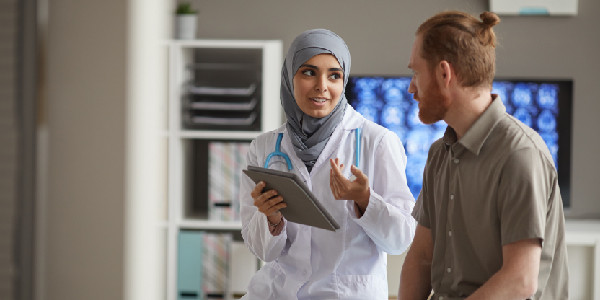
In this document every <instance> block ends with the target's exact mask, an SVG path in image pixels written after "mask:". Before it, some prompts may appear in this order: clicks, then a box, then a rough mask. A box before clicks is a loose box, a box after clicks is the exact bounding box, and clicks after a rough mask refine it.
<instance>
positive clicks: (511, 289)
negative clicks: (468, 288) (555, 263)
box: [467, 239, 542, 300]
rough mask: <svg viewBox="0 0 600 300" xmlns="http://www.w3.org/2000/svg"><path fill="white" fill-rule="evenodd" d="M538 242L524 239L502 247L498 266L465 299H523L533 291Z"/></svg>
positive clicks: (538, 253) (536, 278)
mask: <svg viewBox="0 0 600 300" xmlns="http://www.w3.org/2000/svg"><path fill="white" fill-rule="evenodd" d="M541 255H542V245H541V241H540V240H539V239H527V240H521V241H518V242H514V243H510V244H506V245H504V246H502V260H503V263H502V267H501V268H500V270H499V271H498V272H496V274H494V276H492V277H491V278H490V279H489V280H488V281H487V282H486V283H485V284H484V285H482V286H481V287H480V288H479V289H477V290H476V291H475V293H473V294H472V295H471V296H469V297H468V298H467V299H469V300H475V299H491V300H493V299H527V298H530V297H531V296H533V294H535V292H536V290H537V280H538V273H539V269H540V256H541Z"/></svg>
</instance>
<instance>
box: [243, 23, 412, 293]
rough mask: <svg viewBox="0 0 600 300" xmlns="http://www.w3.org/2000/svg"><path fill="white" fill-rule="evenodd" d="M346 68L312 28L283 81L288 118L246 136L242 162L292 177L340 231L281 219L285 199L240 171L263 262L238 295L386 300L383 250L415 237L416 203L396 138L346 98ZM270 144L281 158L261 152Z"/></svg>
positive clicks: (341, 55)
mask: <svg viewBox="0 0 600 300" xmlns="http://www.w3.org/2000/svg"><path fill="white" fill-rule="evenodd" d="M349 73H350V52H349V50H348V47H347V46H346V43H345V42H344V41H343V40H342V38H340V37H339V36H338V35H336V34H335V33H333V32H331V31H328V30H324V29H316V30H309V31H306V32H303V33H301V34H300V35H299V36H298V37H296V39H295V40H294V41H293V42H292V44H291V46H290V49H289V51H288V53H287V56H286V57H285V61H284V64H283V68H282V78H281V104H282V106H283V109H284V111H285V113H286V115H287V122H286V124H284V125H283V126H281V127H280V128H279V129H276V130H274V131H271V132H267V133H264V134H262V135H260V136H259V137H257V138H256V139H255V140H254V141H252V143H251V145H250V150H249V152H248V156H247V163H248V165H253V166H260V167H263V166H265V165H266V167H268V168H271V169H277V170H282V171H289V172H294V173H296V174H297V175H298V176H299V177H300V178H302V179H303V180H304V182H305V183H306V185H307V186H308V187H309V188H310V189H311V191H312V192H313V193H314V194H315V196H316V197H317V199H319V200H320V202H321V204H322V205H323V206H324V207H325V208H326V210H328V211H329V212H330V213H331V215H332V216H333V218H334V219H335V220H336V222H337V223H338V224H339V225H340V229H338V230H336V231H335V232H332V231H328V230H323V229H319V228H316V227H310V226H306V225H301V224H297V223H293V222H288V221H286V220H285V218H283V216H282V214H281V212H279V210H280V209H281V208H283V207H285V206H286V205H285V199H283V198H282V197H281V196H278V195H277V192H276V191H275V190H270V191H266V192H263V188H264V186H265V185H264V183H263V182H259V183H258V184H256V185H255V184H254V182H253V181H252V180H250V179H249V178H247V177H245V176H244V179H243V180H242V183H241V193H240V194H241V195H242V196H241V197H242V200H241V216H242V236H243V238H244V241H245V243H246V245H247V246H248V247H249V248H250V250H251V251H252V252H253V253H254V254H255V255H256V256H257V257H258V258H260V259H261V260H263V261H265V262H266V264H265V265H264V266H263V267H262V268H261V269H260V270H259V271H258V272H257V273H256V274H255V276H254V277H253V278H252V280H251V282H250V284H249V287H248V293H247V294H246V295H245V296H244V297H243V298H242V299H249V300H254V299H256V300H265V299H277V300H280V299H361V300H364V299H382V300H383V299H387V298H388V287H387V278H386V276H387V270H386V265H387V256H386V254H385V253H384V252H387V253H390V254H401V253H402V252H403V251H404V250H405V249H406V248H407V247H408V245H409V244H410V243H411V242H412V239H413V236H414V231H415V221H414V219H413V218H412V216H411V215H410V213H411V211H412V208H413V206H414V199H413V197H412V194H411V193H410V191H409V189H408V187H407V184H406V176H405V166H406V155H405V153H404V148H403V147H402V144H401V142H400V140H399V138H398V136H397V135H396V134H394V133H393V132H391V131H389V130H387V129H385V128H383V127H381V126H379V125H377V124H375V123H373V122H371V121H368V120H366V119H365V118H363V117H362V116H361V115H360V114H359V113H357V112H356V111H355V110H354V109H353V108H352V107H351V106H350V105H349V104H348V101H347V100H346V98H345V96H344V89H345V87H346V84H347V82H348V75H349ZM276 149H277V150H279V151H280V152H277V153H281V152H282V153H283V154H282V155H275V156H272V157H271V158H267V157H268V156H269V154H271V153H273V152H275V151H276ZM284 156H287V157H289V162H288V161H286V158H285V157H284ZM357 165H358V167H357ZM348 166H351V167H348ZM349 178H350V179H349Z"/></svg>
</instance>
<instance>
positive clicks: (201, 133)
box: [175, 130, 261, 140]
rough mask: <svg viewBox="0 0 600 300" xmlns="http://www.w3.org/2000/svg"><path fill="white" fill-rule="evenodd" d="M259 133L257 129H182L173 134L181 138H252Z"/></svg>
mask: <svg viewBox="0 0 600 300" xmlns="http://www.w3.org/2000/svg"><path fill="white" fill-rule="evenodd" d="M260 134H261V132H258V131H225V130H184V131H180V132H179V133H176V134H175V135H176V136H177V135H178V137H180V138H183V139H223V140H229V139H231V140H235V139H239V140H252V139H254V138H256V137H257V136H258V135H260Z"/></svg>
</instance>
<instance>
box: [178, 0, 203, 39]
mask: <svg viewBox="0 0 600 300" xmlns="http://www.w3.org/2000/svg"><path fill="white" fill-rule="evenodd" d="M197 13H198V11H196V10H195V9H193V8H192V5H191V4H190V3H189V2H182V3H179V4H178V5H177V9H176V10H175V37H176V38H178V39H184V40H191V39H195V38H196V26H197V23H198V21H197V20H198V16H197Z"/></svg>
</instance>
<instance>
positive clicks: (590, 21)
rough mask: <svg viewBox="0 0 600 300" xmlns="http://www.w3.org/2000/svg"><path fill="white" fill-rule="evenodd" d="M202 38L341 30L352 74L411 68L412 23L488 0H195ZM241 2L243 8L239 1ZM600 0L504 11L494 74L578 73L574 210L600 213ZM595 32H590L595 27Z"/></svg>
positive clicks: (480, 7)
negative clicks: (557, 8) (521, 13)
mask: <svg viewBox="0 0 600 300" xmlns="http://www.w3.org/2000/svg"><path fill="white" fill-rule="evenodd" d="M192 3H194V5H195V6H196V7H198V8H199V9H200V18H199V21H198V22H199V24H198V27H199V29H198V30H199V33H198V35H199V37H200V38H232V39H238V38H239V39H282V40H283V41H284V49H287V48H288V47H289V45H290V43H291V41H292V40H293V38H294V37H295V35H296V34H298V33H300V32H302V31H304V30H306V29H311V28H319V27H323V28H328V29H331V30H333V31H335V32H336V33H338V34H339V35H340V36H342V37H343V38H344V39H345V40H346V42H347V44H348V46H349V48H350V52H351V53H352V73H353V74H389V75H391V74H402V75H406V74H410V73H409V70H408V69H407V68H406V65H407V64H408V58H409V56H410V50H411V45H412V42H413V37H414V31H415V30H416V28H417V27H418V25H419V24H420V23H421V22H423V21H424V20H425V19H426V18H428V17H430V16H431V15H433V14H435V13H437V12H439V11H442V10H447V9H458V10H464V11H467V12H470V13H472V14H475V15H477V14H479V13H480V12H482V11H484V10H487V9H489V5H488V1H487V0H477V1H472V0H455V1H446V0H423V1H397V0H374V1H362V0H344V1H334V0H331V1H318V0H308V1H279V0H264V1H254V2H253V3H252V5H246V1H243V0H230V1H219V0H201V1H199V0H197V1H193V2H192ZM242 5H244V7H245V8H244V9H243V10H240V9H238V7H240V6H242ZM598 11H600V2H598V1H593V0H579V13H578V15H577V16H576V17H508V16H507V17H501V18H502V21H501V23H500V24H499V25H497V26H496V27H495V28H494V30H495V31H496V34H497V36H498V38H499V42H500V45H499V47H498V48H497V76H501V77H509V76H518V77H536V78H539V77H544V78H572V79H573V80H574V82H575V83H574V85H575V88H574V89H575V91H574V96H575V100H574V104H573V138H572V140H573V149H572V165H573V167H572V171H571V172H572V178H573V180H572V184H571V187H572V195H571V202H572V208H571V209H570V210H569V211H567V212H566V215H567V216H568V217H572V218H600V205H598V204H597V203H598V201H599V200H600V196H599V195H598V193H597V192H596V185H597V183H598V179H597V175H596V173H595V172H594V171H595V170H598V169H600V159H598V158H597V153H600V140H599V139H597V138H592V137H594V136H598V133H597V132H596V129H597V128H600V118H597V117H596V115H597V114H598V112H600V101H597V100H596V99H595V96H594V95H595V94H596V86H597V83H596V82H595V81H596V80H597V76H596V74H595V73H596V70H598V69H600V61H599V60H597V59H595V57H596V55H597V53H599V52H600V35H598V34H597V33H595V31H594V30H595V29H597V28H600V20H599V19H598V18H597V17H596V15H597V12H598ZM591 32H593V34H592V33H591Z"/></svg>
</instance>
